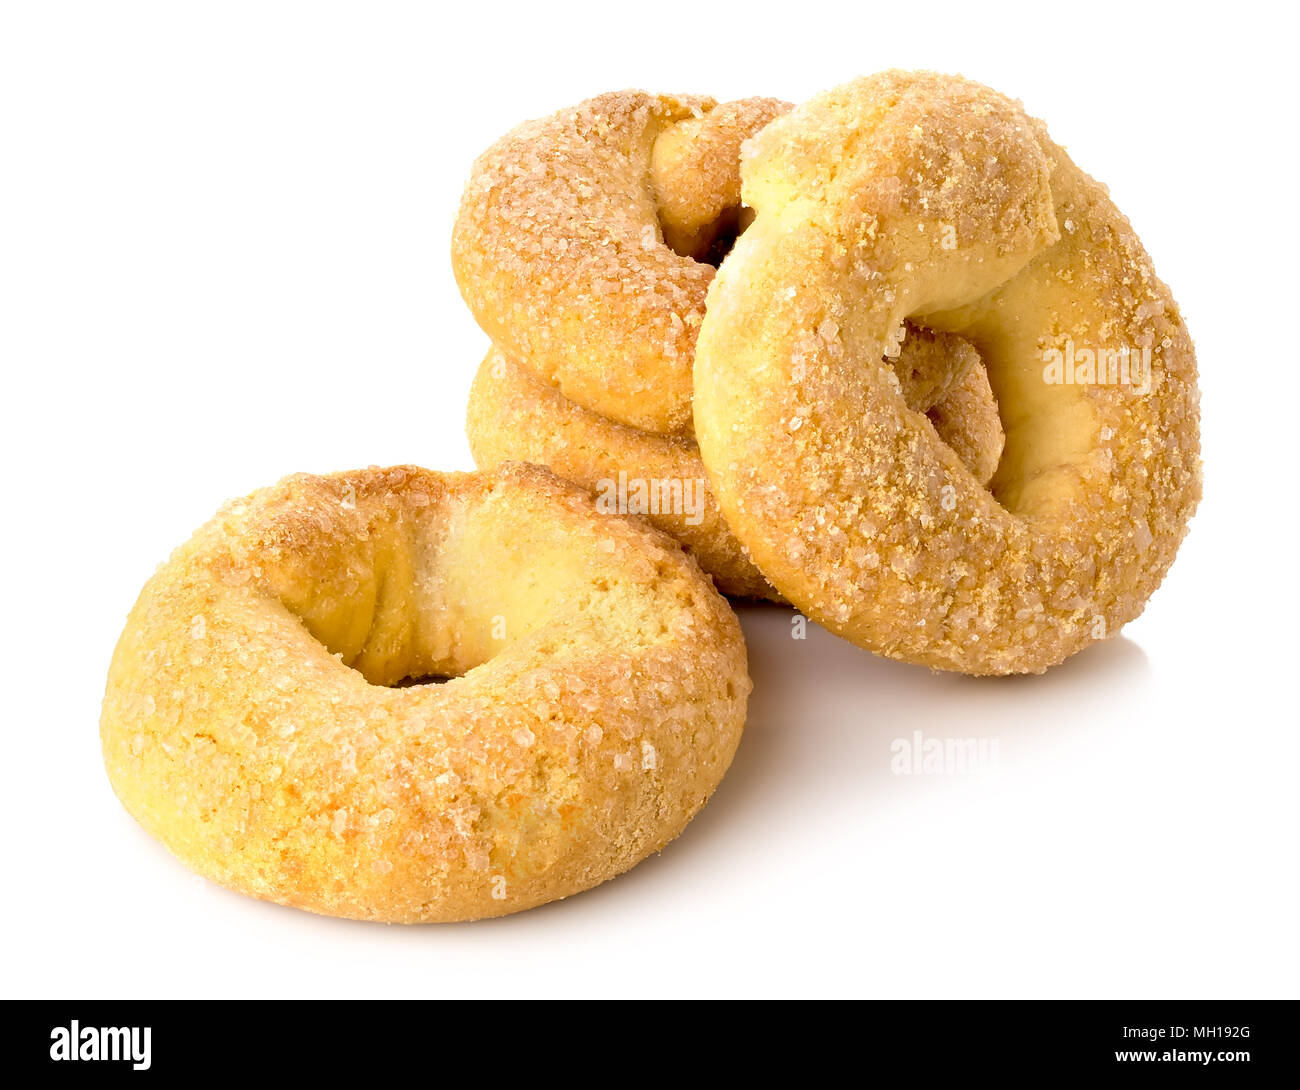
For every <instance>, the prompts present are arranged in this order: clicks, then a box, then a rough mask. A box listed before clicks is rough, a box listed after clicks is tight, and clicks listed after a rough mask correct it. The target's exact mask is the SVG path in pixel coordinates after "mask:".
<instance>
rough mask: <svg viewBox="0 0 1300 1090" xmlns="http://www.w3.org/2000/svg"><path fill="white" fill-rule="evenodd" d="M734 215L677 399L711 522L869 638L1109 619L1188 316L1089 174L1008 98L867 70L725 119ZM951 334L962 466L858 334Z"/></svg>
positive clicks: (1019, 663)
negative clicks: (755, 116) (986, 431)
mask: <svg viewBox="0 0 1300 1090" xmlns="http://www.w3.org/2000/svg"><path fill="white" fill-rule="evenodd" d="M742 175H743V178H744V198H745V203H746V204H747V205H749V206H751V207H752V208H753V209H754V210H755V219H754V222H753V223H752V224H751V225H750V227H749V228H748V229H747V230H746V232H745V234H744V235H743V236H742V237H741V239H740V240H739V241H738V243H737V244H736V246H735V248H734V249H733V250H732V252H731V254H730V256H729V257H728V258H727V261H726V262H725V263H724V265H723V267H722V269H721V270H720V272H719V274H718V277H717V278H716V279H715V280H714V282H713V286H712V288H711V290H710V292H709V298H708V312H707V315H706V317H705V319H704V323H703V328H702V331H701V334H700V337H699V341H698V345H697V349H696V359H695V426H696V434H697V437H698V441H699V446H700V451H701V454H702V457H703V460H704V464H705V466H706V467H707V469H708V474H709V480H710V484H711V486H712V489H713V492H714V495H715V496H716V497H717V499H718V502H719V506H720V507H721V509H722V512H723V514H724V516H725V518H726V521H727V523H728V525H729V526H730V527H731V529H732V531H733V532H734V533H735V535H736V537H737V538H739V540H740V541H741V542H742V543H744V544H745V545H746V546H747V547H748V549H749V550H750V553H751V555H752V556H753V558H754V560H755V562H756V563H757V565H758V566H759V568H760V569H761V570H762V571H763V573H764V574H765V575H766V576H767V577H768V578H769V579H770V580H771V581H772V583H773V584H774V585H775V586H776V587H777V589H778V590H779V591H780V592H781V593H782V594H784V595H785V596H786V597H787V598H788V599H789V600H790V601H791V602H792V603H794V604H795V605H796V606H797V607H798V608H799V609H801V610H803V611H804V612H805V613H807V614H808V615H809V616H810V617H812V618H814V619H816V620H817V621H819V622H821V623H822V624H824V625H826V626H827V627H829V628H831V629H832V630H833V631H835V632H837V633H839V634H840V635H842V636H844V637H846V638H848V639H850V640H852V641H854V642H855V643H857V644H859V645H861V646H863V647H866V648H869V649H871V650H873V651H877V652H879V653H881V654H884V655H888V656H891V657H893V658H898V659H903V660H905V661H908V662H916V663H923V664H926V665H929V666H932V667H937V668H942V669H949V670H960V671H963V672H966V673H972V674H1006V673H1020V672H1041V671H1042V670H1045V669H1046V668H1047V667H1049V666H1051V665H1053V664H1054V663H1058V662H1060V661H1062V660H1063V659H1065V658H1066V657H1068V656H1069V655H1071V654H1073V653H1075V652H1076V651H1078V650H1080V649H1081V648H1083V647H1086V646H1088V645H1089V644H1091V643H1093V642H1095V641H1097V640H1100V639H1105V638H1107V637H1109V636H1112V635H1114V634H1115V633H1116V632H1118V631H1119V629H1120V628H1121V627H1122V626H1123V625H1124V624H1125V623H1126V622H1128V621H1130V620H1132V619H1133V618H1134V617H1136V616H1137V615H1138V614H1139V613H1140V612H1141V611H1142V609H1143V607H1144V605H1145V604H1146V601H1147V599H1148V598H1149V597H1150V595H1151V593H1152V592H1153V591H1154V590H1155V588H1156V587H1157V586H1158V585H1159V584H1160V581H1161V579H1162V578H1163V577H1164V574H1165V572H1166V571H1167V570H1168V568H1169V565H1170V564H1171V563H1172V562H1173V558H1174V554H1175V552H1176V550H1177V548H1178V545H1179V543H1180V542H1181V540H1182V538H1183V536H1184V534H1185V532H1186V528H1187V523H1188V520H1189V519H1190V517H1191V515H1192V513H1193V511H1194V510H1195V508H1196V504H1197V501H1198V499H1199V496H1200V461H1199V424H1198V394H1197V386H1196V359H1195V353H1194V351H1193V347H1192V342H1191V338H1190V336H1189V335H1188V332H1187V328H1186V326H1185V325H1184V323H1183V319H1182V316H1181V314H1180V313H1179V310H1178V307H1177V305H1176V304H1175V303H1174V301H1173V299H1172V297H1171V295H1170V293H1169V290H1168V288H1166V287H1165V285H1164V284H1163V283H1161V281H1160V280H1159V279H1158V278H1157V277H1156V275H1155V272H1154V270H1153V268H1152V266H1151V261H1150V258H1149V257H1148V256H1147V254H1146V252H1145V251H1144V250H1143V248H1142V245H1141V243H1140V242H1139V241H1138V238H1137V236H1136V234H1135V233H1134V231H1133V229H1132V227H1131V226H1130V225H1129V223H1128V221H1127V220H1126V219H1124V217H1123V216H1122V215H1121V214H1120V213H1119V211H1118V210H1117V209H1116V208H1115V206H1114V205H1113V204H1112V203H1111V201H1110V199H1109V197H1108V196H1107V194H1106V190H1105V188H1104V187H1103V186H1101V185H1100V184H1098V183H1097V182H1095V181H1093V180H1092V179H1091V178H1089V177H1088V176H1087V175H1086V174H1084V173H1083V172H1082V171H1080V170H1079V169H1078V168H1077V167H1076V166H1075V165H1074V164H1073V163H1072V162H1071V161H1070V159H1069V157H1068V156H1067V155H1066V154H1065V152H1064V151H1062V150H1061V148H1060V147H1058V146H1057V145H1056V144H1055V143H1053V142H1052V140H1051V139H1050V138H1049V137H1048V136H1047V132H1046V129H1045V128H1044V126H1043V125H1042V123H1041V122H1038V121H1036V120H1033V119H1031V118H1029V117H1028V116H1026V115H1025V113H1024V112H1023V110H1022V108H1021V107H1020V105H1019V104H1018V103H1015V102H1013V101H1011V100H1010V99H1007V98H1005V97H1003V96H1002V95H999V94H997V93H995V92H993V91H991V90H989V89H988V88H986V87H982V86H980V85H979V84H976V83H972V82H970V81H967V80H964V79H960V78H956V77H947V76H940V75H934V74H931V73H907V72H888V73H883V74H881V75H878V76H872V77H868V78H866V79H861V80H857V81H855V82H853V83H850V84H847V85H845V86H843V87H840V88H836V89H835V90H833V91H830V92H827V93H826V94H823V95H819V96H818V97H816V98H814V99H813V100H811V101H810V102H808V103H806V104H805V105H803V106H800V107H798V108H797V109H796V110H794V111H793V112H792V113H790V114H787V115H786V116H785V117H783V118H780V119H778V120H776V121H774V122H773V123H772V124H770V125H769V126H767V127H766V128H765V129H764V130H763V131H762V132H761V133H759V134H758V135H757V136H756V137H754V138H753V139H752V140H750V141H749V142H748V143H747V144H746V158H745V160H744V162H743V163H742ZM909 317H912V318H915V319H916V320H917V321H918V322H919V323H920V324H922V325H926V326H929V327H932V328H938V329H945V330H949V331H952V332H956V333H959V334H961V335H962V336H963V337H966V338H968V339H969V340H970V341H971V342H972V343H974V345H975V347H976V348H977V349H978V351H979V353H980V356H981V357H982V359H983V361H984V364H985V366H986V368H987V374H988V379H989V382H990V385H991V388H992V391H993V392H994V394H995V395H996V398H997V402H998V405H999V408H1000V411H1001V419H1002V423H1003V425H1004V427H1005V429H1006V449H1005V452H1004V453H1003V456H1002V459H1001V462H1000V464H999V466H998V469H997V472H996V474H995V476H994V478H993V481H992V492H991V493H990V491H988V490H986V489H984V488H983V487H981V486H980V484H979V482H978V481H977V480H976V479H975V478H974V477H973V476H972V475H971V473H970V471H969V470H968V469H967V468H966V467H965V466H964V465H963V464H962V462H961V460H960V459H959V458H958V457H957V454H956V453H955V451H954V450H953V449H952V448H951V447H950V446H948V445H946V444H944V443H943V442H941V441H940V440H939V438H938V436H937V434H936V432H935V431H934V428H933V427H932V426H930V424H929V422H928V421H927V420H926V419H925V418H924V417H922V416H921V415H920V414H918V413H916V412H914V411H913V410H911V409H910V408H909V407H908V405H907V404H906V401H905V399H904V398H903V397H902V395H901V393H900V390H899V389H898V386H897V384H896V383H894V382H892V381H890V380H891V375H890V374H889V372H888V369H887V368H885V367H884V366H882V365H881V364H880V363H879V362H878V361H879V360H880V357H881V352H882V350H883V349H885V348H887V347H888V346H889V345H890V344H892V343H893V342H894V340H895V338H896V337H897V335H898V333H899V331H900V329H901V328H902V323H903V321H904V320H905V319H907V318H909Z"/></svg>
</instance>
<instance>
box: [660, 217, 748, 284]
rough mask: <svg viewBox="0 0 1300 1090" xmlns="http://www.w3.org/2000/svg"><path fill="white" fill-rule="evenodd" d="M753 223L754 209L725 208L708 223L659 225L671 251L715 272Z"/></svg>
mask: <svg viewBox="0 0 1300 1090" xmlns="http://www.w3.org/2000/svg"><path fill="white" fill-rule="evenodd" d="M753 222H754V210H753V209H752V208H745V207H743V206H741V205H735V206H733V207H731V208H724V209H723V210H722V211H721V212H720V213H719V214H718V215H717V216H715V217H714V218H713V219H711V220H709V221H708V222H707V223H702V224H692V225H676V224H672V223H665V222H663V221H662V220H661V222H660V224H659V226H660V228H661V229H662V231H663V234H664V242H665V244H666V245H667V246H668V248H669V249H670V250H672V251H673V253H675V254H679V255H680V256H682V257H689V258H690V259H691V260H693V261H698V262H700V263H701V264H703V265H712V266H713V267H714V268H715V269H716V268H718V266H720V265H721V264H722V262H723V261H724V260H725V259H726V257H727V255H728V254H729V253H731V250H732V247H734V246H735V245H736V240H737V239H738V238H740V236H741V235H743V234H744V233H745V228H747V227H748V226H749V225H750V224H751V223H753Z"/></svg>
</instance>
